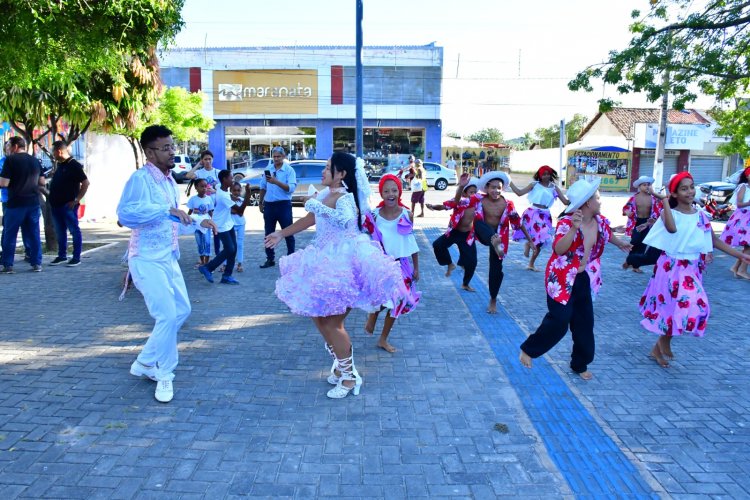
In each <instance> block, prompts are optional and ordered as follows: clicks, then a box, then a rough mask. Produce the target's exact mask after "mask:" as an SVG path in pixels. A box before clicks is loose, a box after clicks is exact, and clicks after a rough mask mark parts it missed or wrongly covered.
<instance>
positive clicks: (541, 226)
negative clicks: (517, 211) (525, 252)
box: [513, 207, 554, 246]
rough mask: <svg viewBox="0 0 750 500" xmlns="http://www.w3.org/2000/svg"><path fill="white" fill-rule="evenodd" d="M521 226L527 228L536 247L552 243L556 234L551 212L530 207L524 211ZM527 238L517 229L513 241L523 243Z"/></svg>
mask: <svg viewBox="0 0 750 500" xmlns="http://www.w3.org/2000/svg"><path fill="white" fill-rule="evenodd" d="M521 224H523V225H524V227H526V230H527V231H528V232H529V236H531V240H532V241H533V242H534V245H536V246H544V245H546V244H547V243H551V242H552V236H553V233H554V227H553V226H552V216H551V215H550V213H549V210H545V209H542V208H537V207H529V208H527V209H526V210H524V212H523V215H522V216H521ZM525 239H526V236H525V235H524V234H523V231H521V230H520V229H517V230H516V231H514V232H513V240H514V241H521V240H525Z"/></svg>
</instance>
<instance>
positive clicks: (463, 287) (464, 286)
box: [461, 285, 476, 292]
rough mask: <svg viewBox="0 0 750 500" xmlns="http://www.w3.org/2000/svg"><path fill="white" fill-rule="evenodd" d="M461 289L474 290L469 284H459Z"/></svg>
mask: <svg viewBox="0 0 750 500" xmlns="http://www.w3.org/2000/svg"><path fill="white" fill-rule="evenodd" d="M461 290H466V291H467V292H476V290H474V289H473V288H471V285H461Z"/></svg>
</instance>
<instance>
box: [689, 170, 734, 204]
mask: <svg viewBox="0 0 750 500" xmlns="http://www.w3.org/2000/svg"><path fill="white" fill-rule="evenodd" d="M740 174H742V170H738V171H737V172H735V173H733V174H732V175H730V176H729V177H726V178H725V179H724V180H723V181H711V182H704V183H702V184H698V190H699V193H698V202H699V203H700V204H701V205H703V206H705V205H706V202H708V200H709V198H710V199H712V200H714V201H715V202H716V204H717V205H724V204H726V203H729V198H731V197H732V193H734V190H735V189H737V184H739V182H740Z"/></svg>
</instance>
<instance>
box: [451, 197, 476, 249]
mask: <svg viewBox="0 0 750 500" xmlns="http://www.w3.org/2000/svg"><path fill="white" fill-rule="evenodd" d="M479 200H480V198H478V197H476V195H475V196H472V197H471V198H461V200H460V201H459V202H458V203H456V202H455V201H454V200H448V201H445V202H443V206H444V207H445V208H448V209H451V210H453V213H451V218H450V220H449V221H448V229H447V230H446V231H445V235H446V236H448V235H450V234H451V231H452V230H453V228H454V227H456V226H458V223H459V222H460V221H461V218H462V217H463V216H464V213H466V211H467V210H469V209H473V210H476V208H477V204H478V203H479ZM474 239H475V235H474V224H472V225H471V229H469V234H468V235H467V236H466V243H467V244H468V245H473V244H474Z"/></svg>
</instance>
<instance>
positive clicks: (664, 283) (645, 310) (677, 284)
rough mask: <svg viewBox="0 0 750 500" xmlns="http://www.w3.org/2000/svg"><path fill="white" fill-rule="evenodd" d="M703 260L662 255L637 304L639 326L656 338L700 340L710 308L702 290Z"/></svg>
mask: <svg viewBox="0 0 750 500" xmlns="http://www.w3.org/2000/svg"><path fill="white" fill-rule="evenodd" d="M703 268H704V264H703V260H702V259H699V260H687V259H679V260H678V259H675V258H672V257H670V256H668V255H667V254H665V253H662V254H661V256H660V257H659V260H658V261H657V262H656V266H654V275H653V276H652V277H651V280H650V281H649V282H648V285H647V286H646V291H645V292H644V293H643V296H642V297H641V302H640V310H641V314H642V315H643V320H642V321H641V325H642V326H643V328H645V329H646V330H648V331H650V332H653V333H656V334H659V335H673V336H677V335H693V336H695V337H702V336H703V334H704V333H705V331H706V324H707V322H708V316H709V314H710V311H711V308H710V307H709V305H708V296H707V295H706V291H705V290H704V289H703Z"/></svg>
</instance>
